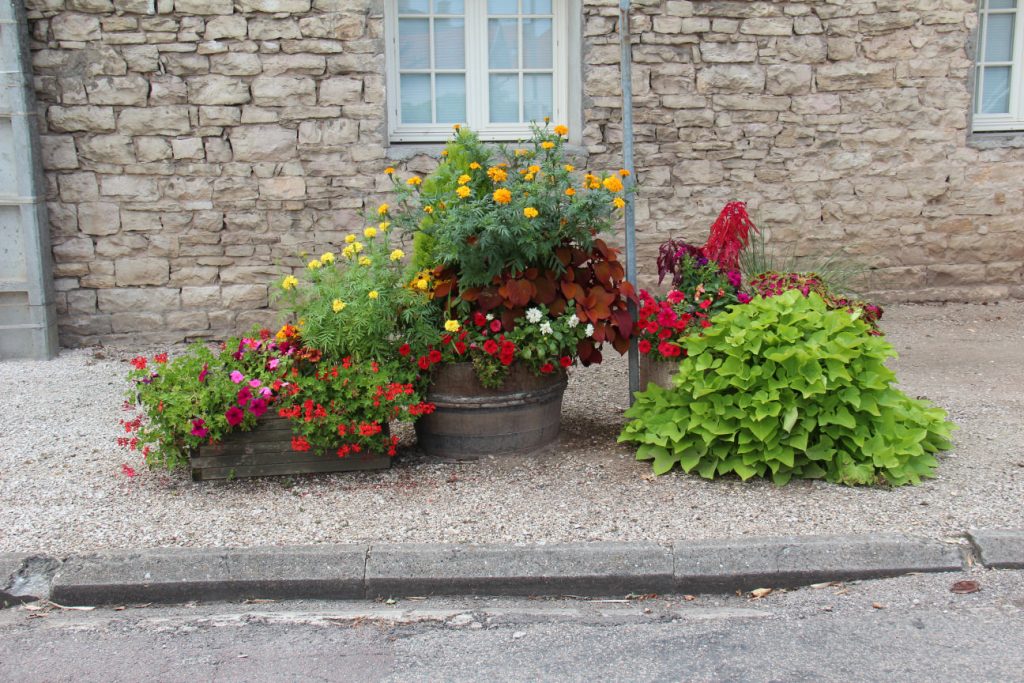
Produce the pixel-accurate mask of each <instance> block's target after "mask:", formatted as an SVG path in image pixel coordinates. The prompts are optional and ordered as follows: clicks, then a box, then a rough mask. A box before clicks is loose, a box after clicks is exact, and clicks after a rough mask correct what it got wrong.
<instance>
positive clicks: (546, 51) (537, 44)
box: [523, 19, 552, 69]
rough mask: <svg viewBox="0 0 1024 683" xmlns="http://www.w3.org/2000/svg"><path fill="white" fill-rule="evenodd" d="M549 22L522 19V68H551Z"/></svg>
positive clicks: (545, 20) (548, 20)
mask: <svg viewBox="0 0 1024 683" xmlns="http://www.w3.org/2000/svg"><path fill="white" fill-rule="evenodd" d="M551 42H552V41H551V20H550V19H523V66H524V67H525V68H527V69H550V68H551V53H552V46H551Z"/></svg>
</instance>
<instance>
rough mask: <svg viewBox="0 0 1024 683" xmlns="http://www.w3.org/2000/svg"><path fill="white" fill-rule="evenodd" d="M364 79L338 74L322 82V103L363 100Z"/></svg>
mask: <svg viewBox="0 0 1024 683" xmlns="http://www.w3.org/2000/svg"><path fill="white" fill-rule="evenodd" d="M362 93H363V81H362V79H359V78H345V77H341V76H336V77H334V78H326V79H324V80H323V81H321V82H320V104H341V105H344V104H353V103H355V102H359V101H361V100H362Z"/></svg>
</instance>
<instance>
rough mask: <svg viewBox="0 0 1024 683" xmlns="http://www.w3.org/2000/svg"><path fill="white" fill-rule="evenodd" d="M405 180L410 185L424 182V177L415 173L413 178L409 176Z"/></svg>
mask: <svg viewBox="0 0 1024 683" xmlns="http://www.w3.org/2000/svg"><path fill="white" fill-rule="evenodd" d="M405 182H406V183H408V184H409V185H419V184H420V183H422V182H423V178H420V177H419V176H418V175H414V176H413V177H412V178H409V179H408V180H406V181H405Z"/></svg>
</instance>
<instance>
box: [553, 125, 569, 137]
mask: <svg viewBox="0 0 1024 683" xmlns="http://www.w3.org/2000/svg"><path fill="white" fill-rule="evenodd" d="M568 134H569V129H568V127H566V126H555V135H568Z"/></svg>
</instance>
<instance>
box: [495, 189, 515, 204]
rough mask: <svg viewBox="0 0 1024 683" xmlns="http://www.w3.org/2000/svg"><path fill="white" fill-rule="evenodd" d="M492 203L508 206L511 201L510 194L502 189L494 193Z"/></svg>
mask: <svg viewBox="0 0 1024 683" xmlns="http://www.w3.org/2000/svg"><path fill="white" fill-rule="evenodd" d="M494 201H496V202H497V203H499V204H508V203H509V202H510V201H512V193H511V192H509V191H508V190H506V189H505V188H504V187H503V188H501V189H498V190H495V191H494Z"/></svg>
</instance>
